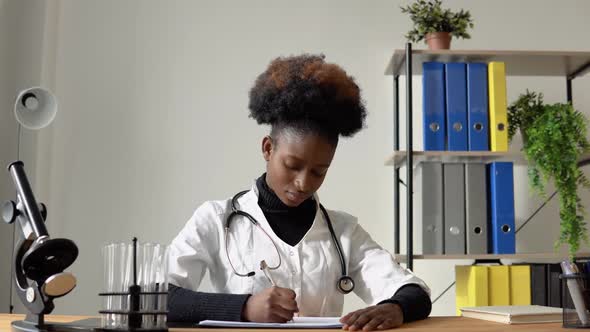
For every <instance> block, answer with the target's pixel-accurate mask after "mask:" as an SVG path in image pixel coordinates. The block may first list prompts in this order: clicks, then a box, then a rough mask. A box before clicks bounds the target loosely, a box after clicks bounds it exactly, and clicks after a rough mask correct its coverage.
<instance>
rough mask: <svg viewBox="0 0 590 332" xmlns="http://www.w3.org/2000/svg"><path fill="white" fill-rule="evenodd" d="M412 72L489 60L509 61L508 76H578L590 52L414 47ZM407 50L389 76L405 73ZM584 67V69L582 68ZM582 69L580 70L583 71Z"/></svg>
mask: <svg viewBox="0 0 590 332" xmlns="http://www.w3.org/2000/svg"><path fill="white" fill-rule="evenodd" d="M412 54H413V57H412V73H413V74H414V75H421V74H422V63H423V62H427V61H440V62H490V61H502V62H505V63H506V75H507V76H571V75H573V74H575V76H578V75H583V74H584V73H586V72H588V71H589V69H590V68H589V67H590V52H563V51H491V50H487V51H484V50H435V51H433V50H412ZM405 56H406V51H405V50H404V49H397V50H395V51H394V52H393V56H392V57H391V60H390V61H389V64H388V65H387V69H386V70H385V74H386V75H405V72H406V68H405V67H406V66H405ZM583 68H585V70H582V69H583ZM580 71H581V72H580Z"/></svg>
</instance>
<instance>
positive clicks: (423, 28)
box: [400, 0, 473, 50]
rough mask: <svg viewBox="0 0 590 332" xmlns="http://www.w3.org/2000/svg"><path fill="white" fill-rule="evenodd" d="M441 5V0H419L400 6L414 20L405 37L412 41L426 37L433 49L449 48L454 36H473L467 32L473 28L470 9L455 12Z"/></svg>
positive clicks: (430, 47)
mask: <svg viewBox="0 0 590 332" xmlns="http://www.w3.org/2000/svg"><path fill="white" fill-rule="evenodd" d="M441 5H442V2H441V0H417V1H416V2H414V3H412V4H411V5H408V6H406V7H403V6H402V7H400V8H401V10H402V13H407V14H409V15H410V19H411V20H412V21H413V22H414V28H413V29H412V30H410V31H409V32H408V33H407V34H406V36H405V37H406V38H407V39H408V40H409V41H412V42H419V41H421V40H422V39H425V40H426V44H428V48H429V49H431V50H438V49H449V48H450V47H451V38H452V37H453V36H454V37H456V38H465V39H469V38H471V36H470V35H469V33H467V30H468V29H469V28H473V21H472V20H471V14H470V13H469V11H465V10H463V9H461V10H460V11H459V12H456V13H453V12H452V11H451V10H450V9H443V8H442V7H441Z"/></svg>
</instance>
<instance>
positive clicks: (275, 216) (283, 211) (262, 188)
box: [256, 173, 316, 246]
mask: <svg viewBox="0 0 590 332" xmlns="http://www.w3.org/2000/svg"><path fill="white" fill-rule="evenodd" d="M256 188H258V205H259V206H260V209H261V210H262V212H263V213H264V217H265V218H266V220H267V221H268V223H269V225H270V227H271V228H272V230H273V232H274V233H275V234H276V235H277V236H278V237H279V238H280V239H281V240H283V242H285V243H287V244H289V245H290V246H295V245H296V244H297V243H299V241H301V239H303V237H304V236H305V234H306V233H307V231H309V229H310V228H311V226H312V225H313V220H314V219H315V214H316V202H315V201H314V199H313V197H310V198H309V199H307V200H305V201H304V202H303V203H301V204H299V206H296V207H290V206H287V205H286V204H285V203H283V202H282V201H281V200H280V199H279V197H278V196H277V195H276V194H275V192H274V191H273V190H272V189H270V187H269V186H268V184H267V183H266V173H265V174H262V176H261V177H259V178H258V179H257V180H256Z"/></svg>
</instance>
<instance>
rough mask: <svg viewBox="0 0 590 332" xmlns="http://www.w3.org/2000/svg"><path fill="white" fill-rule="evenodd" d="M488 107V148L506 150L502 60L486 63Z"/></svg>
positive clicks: (506, 132)
mask: <svg viewBox="0 0 590 332" xmlns="http://www.w3.org/2000/svg"><path fill="white" fill-rule="evenodd" d="M488 90H489V91H488V96H489V107H490V149H491V150H492V151H499V152H504V151H508V113H507V109H506V108H507V102H506V68H505V65H504V62H493V61H492V62H490V63H489V64H488Z"/></svg>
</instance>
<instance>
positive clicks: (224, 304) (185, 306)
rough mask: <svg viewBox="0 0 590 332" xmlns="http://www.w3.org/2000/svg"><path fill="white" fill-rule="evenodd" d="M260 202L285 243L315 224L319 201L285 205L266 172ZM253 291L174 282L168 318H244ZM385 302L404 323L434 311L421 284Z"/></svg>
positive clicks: (261, 180) (260, 180) (259, 182)
mask: <svg viewBox="0 0 590 332" xmlns="http://www.w3.org/2000/svg"><path fill="white" fill-rule="evenodd" d="M256 187H257V188H258V205H259V206H260V209H261V210H262V212H263V213H264V217H265V218H266V220H267V221H268V223H269V224H270V227H271V228H272V230H273V232H274V233H275V234H276V235H277V236H278V237H279V238H280V239H281V240H282V241H283V242H285V243H287V244H289V245H291V246H295V245H296V244H297V243H299V242H300V241H301V239H303V237H304V236H305V234H306V233H307V231H309V229H310V228H311V226H312V225H313V221H314V219H315V215H316V202H315V201H314V200H313V198H309V199H307V200H305V201H304V202H303V203H301V204H300V205H299V206H297V207H289V206H287V205H285V204H284V203H283V202H282V201H281V200H280V199H279V198H278V197H277V195H276V194H275V193H274V192H273V191H272V189H270V187H268V184H267V183H266V173H265V174H262V176H260V177H259V178H258V179H257V180H256ZM248 297H250V294H219V293H203V292H195V291H192V290H189V289H184V288H181V287H177V286H175V285H172V284H170V289H169V290H168V321H169V322H181V323H183V322H184V323H196V322H200V321H202V320H205V319H214V320H230V321H240V320H242V310H243V308H244V305H245V304H246V301H247V300H248ZM381 303H396V304H399V306H400V307H401V309H402V312H403V315H404V317H403V319H404V322H411V321H415V320H419V319H424V318H426V317H428V315H429V314H430V310H431V309H432V304H431V302H430V297H429V296H428V294H426V292H425V291H424V290H423V289H422V288H421V287H420V286H418V285H414V284H409V285H405V286H403V287H401V288H400V289H398V291H397V292H396V293H395V294H394V295H393V296H392V297H391V298H388V299H385V300H383V301H381V302H380V303H379V304H381Z"/></svg>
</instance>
